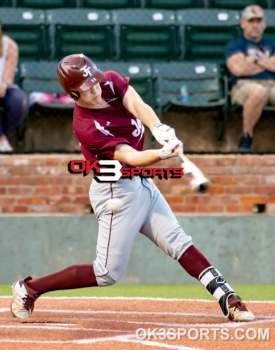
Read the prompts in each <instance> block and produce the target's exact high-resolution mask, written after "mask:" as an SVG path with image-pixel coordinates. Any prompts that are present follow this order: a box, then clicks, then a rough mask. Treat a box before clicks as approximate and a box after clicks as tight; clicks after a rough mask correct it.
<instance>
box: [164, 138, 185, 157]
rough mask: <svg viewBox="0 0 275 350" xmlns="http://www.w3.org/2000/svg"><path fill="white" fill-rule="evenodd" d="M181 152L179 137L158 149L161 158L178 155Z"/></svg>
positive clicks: (181, 146)
mask: <svg viewBox="0 0 275 350" xmlns="http://www.w3.org/2000/svg"><path fill="white" fill-rule="evenodd" d="M182 153H183V144H182V142H181V141H180V140H179V139H177V138H174V139H172V140H170V141H169V142H168V143H167V144H166V145H165V146H163V147H162V148H161V149H160V150H159V157H160V158H161V159H167V158H172V157H178V156H179V155H180V154H182Z"/></svg>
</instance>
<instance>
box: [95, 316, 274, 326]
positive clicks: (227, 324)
mask: <svg viewBox="0 0 275 350" xmlns="http://www.w3.org/2000/svg"><path fill="white" fill-rule="evenodd" d="M100 321H101V322H114V320H100ZM116 322H120V323H134V324H150V325H157V326H163V327H168V326H169V327H170V326H171V327H198V328H199V327H216V328H217V327H228V328H237V327H241V326H246V325H253V324H261V323H269V322H275V318H274V319H268V320H256V321H249V322H226V323H195V324H194V323H164V322H154V321H152V322H147V321H120V320H116Z"/></svg>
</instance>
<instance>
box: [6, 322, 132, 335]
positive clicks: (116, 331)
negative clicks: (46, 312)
mask: <svg viewBox="0 0 275 350" xmlns="http://www.w3.org/2000/svg"><path fill="white" fill-rule="evenodd" d="M1 328H20V329H50V330H60V329H62V330H68V331H97V332H114V333H131V332H132V331H123V330H117V329H107V328H106V329H100V328H80V327H70V328H66V327H60V326H37V325H33V324H29V325H0V329H1Z"/></svg>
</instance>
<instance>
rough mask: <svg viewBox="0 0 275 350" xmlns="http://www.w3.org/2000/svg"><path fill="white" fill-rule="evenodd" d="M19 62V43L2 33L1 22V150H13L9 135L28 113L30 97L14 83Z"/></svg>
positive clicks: (0, 25) (0, 26)
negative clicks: (2, 108)
mask: <svg viewBox="0 0 275 350" xmlns="http://www.w3.org/2000/svg"><path fill="white" fill-rule="evenodd" d="M17 64H18V45H17V44H16V43H15V42H14V41H13V40H12V39H11V38H9V37H8V36H6V35H2V24H1V22H0V106H1V107H4V111H1V112H0V152H12V151H13V149H12V147H11V145H10V144H9V141H8V139H7V135H8V134H9V133H10V132H11V131H13V130H14V129H15V128H16V127H17V126H18V125H20V124H21V123H22V121H23V120H24V118H25V116H26V115H27V113H28V98H27V95H26V94H25V92H24V91H22V90H21V89H19V88H18V86H16V85H14V84H13V83H14V76H15V72H16V69H17Z"/></svg>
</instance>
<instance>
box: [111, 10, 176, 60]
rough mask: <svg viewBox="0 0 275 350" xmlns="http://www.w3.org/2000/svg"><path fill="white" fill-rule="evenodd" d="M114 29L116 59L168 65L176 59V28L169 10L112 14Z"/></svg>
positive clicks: (117, 12)
mask: <svg viewBox="0 0 275 350" xmlns="http://www.w3.org/2000/svg"><path fill="white" fill-rule="evenodd" d="M112 15H113V21H114V23H115V24H116V25H117V27H116V29H117V30H116V35H117V46H118V52H119V54H118V59H119V60H122V61H143V62H155V61H170V60H178V59H179V45H178V42H179V40H180V39H179V27H178V26H177V24H176V22H175V14H174V12H173V11H169V10H152V9H136V10H130V9H126V10H117V11H112Z"/></svg>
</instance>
